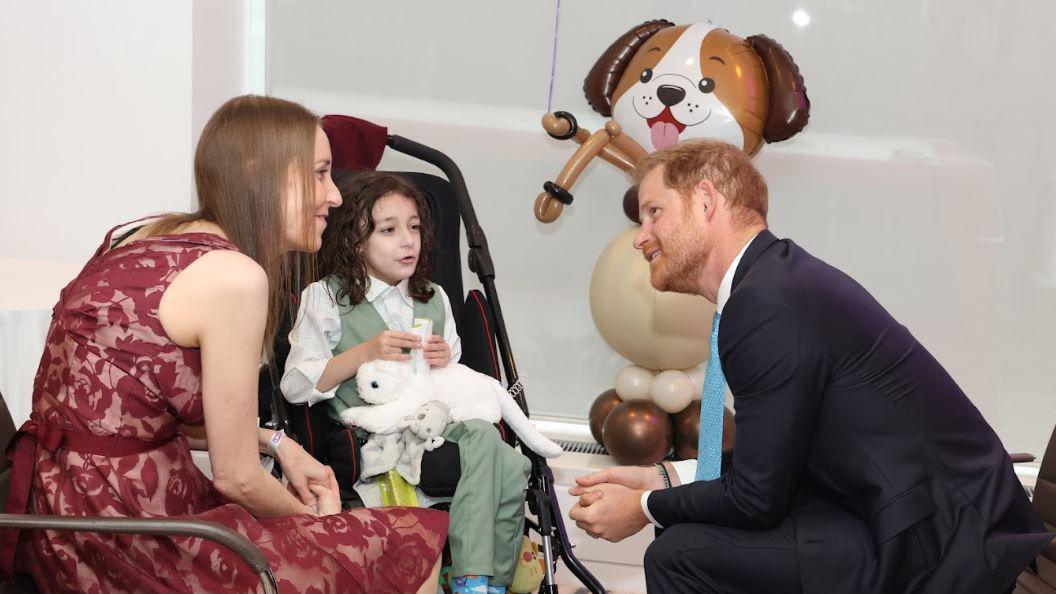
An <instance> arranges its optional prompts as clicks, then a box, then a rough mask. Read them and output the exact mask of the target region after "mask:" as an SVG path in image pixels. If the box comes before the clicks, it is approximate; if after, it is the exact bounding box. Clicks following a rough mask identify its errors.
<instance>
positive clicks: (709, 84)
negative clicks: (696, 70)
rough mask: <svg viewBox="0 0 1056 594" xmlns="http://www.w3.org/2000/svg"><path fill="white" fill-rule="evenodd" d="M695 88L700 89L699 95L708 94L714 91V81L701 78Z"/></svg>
mask: <svg viewBox="0 0 1056 594" xmlns="http://www.w3.org/2000/svg"><path fill="white" fill-rule="evenodd" d="M697 88H699V89H700V92H701V93H710V92H712V91H714V90H715V81H713V80H712V79H710V78H702V79H700V84H699V85H697Z"/></svg>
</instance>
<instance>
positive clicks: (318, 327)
mask: <svg viewBox="0 0 1056 594" xmlns="http://www.w3.org/2000/svg"><path fill="white" fill-rule="evenodd" d="M369 278H370V285H369V286H368V287H367V294H366V296H365V299H366V301H367V302H368V303H370V304H371V305H372V306H374V309H375V310H376V311H377V312H378V315H380V316H381V319H382V320H384V321H385V325H386V326H388V327H389V329H390V330H401V331H404V332H406V331H408V330H409V329H410V328H411V325H412V323H413V321H414V299H413V298H412V297H411V294H410V292H409V291H410V289H409V283H408V281H407V280H406V279H405V280H403V281H401V282H400V283H399V284H398V285H395V286H393V285H389V284H388V283H386V282H384V281H381V280H378V279H376V278H374V277H373V276H371V277H369ZM439 291H440V296H441V298H443V300H444V340H445V341H447V344H448V346H449V347H451V362H452V363H457V362H458V360H459V359H460V358H461V357H462V341H461V340H459V338H458V332H457V331H456V329H455V318H454V316H453V315H452V313H451V302H450V301H449V300H448V297H447V294H446V293H444V290H443V289H439ZM340 341H341V316H340V314H339V312H338V308H337V300H336V299H335V298H334V295H333V293H331V292H330V286H329V285H328V284H327V282H326V280H321V281H317V282H314V283H312V284H310V285H308V286H307V287H306V288H305V289H304V291H302V292H301V304H300V307H299V308H298V310H297V321H296V322H294V324H293V329H291V330H290V355H289V357H287V358H286V370H285V372H284V373H283V374H282V381H281V382H279V388H280V389H281V390H282V394H283V396H285V398H286V400H287V402H290V403H292V404H304V403H307V404H308V405H309V406H310V405H314V404H315V403H316V402H319V401H321V400H329V399H330V398H333V397H334V395H335V394H336V393H337V388H338V386H334V387H333V388H331V389H329V390H327V391H326V392H320V391H319V390H318V389H316V386H317V385H318V383H319V378H321V377H322V376H323V371H324V370H325V369H326V365H327V363H329V362H330V359H332V358H333V356H334V348H336V347H337V343H339V342H340ZM339 385H340V384H339Z"/></svg>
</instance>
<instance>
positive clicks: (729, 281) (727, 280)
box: [642, 235, 758, 528]
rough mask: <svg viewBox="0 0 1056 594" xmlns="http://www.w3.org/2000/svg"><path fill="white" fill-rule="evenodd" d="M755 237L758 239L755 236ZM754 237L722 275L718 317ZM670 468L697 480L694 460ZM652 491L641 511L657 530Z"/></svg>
mask: <svg viewBox="0 0 1056 594" xmlns="http://www.w3.org/2000/svg"><path fill="white" fill-rule="evenodd" d="M755 237H758V235H756V236H755ZM755 237H753V238H752V239H749V240H748V243H746V244H744V246H743V247H741V251H739V252H737V257H736V258H734V259H733V262H730V267H729V268H727V269H726V274H724V275H722V281H721V282H719V292H718V294H717V295H716V296H715V311H716V312H718V314H719V315H722V308H724V307H726V302H727V301H729V300H730V293H731V292H733V277H734V275H735V274H736V273H737V266H738V265H740V263H741V258H743V257H744V252H746V251H748V246H750V245H752V241H755ZM671 466H672V467H674V469H675V473H676V474H678V480H679V482H681V483H682V484H683V485H688V484H689V483H692V482H693V481H695V480H696V478H697V461H696V460H679V461H678V462H672V463H671ZM650 493H652V491H646V492H645V493H642V511H643V512H645V517H647V518H649V521H650V522H652V523H653V524H655V525H656V526H657V527H658V528H663V526H661V525H660V524H659V523H658V522H657V521H656V520H655V519H654V518H653V515H652V514H651V513H649V494H650Z"/></svg>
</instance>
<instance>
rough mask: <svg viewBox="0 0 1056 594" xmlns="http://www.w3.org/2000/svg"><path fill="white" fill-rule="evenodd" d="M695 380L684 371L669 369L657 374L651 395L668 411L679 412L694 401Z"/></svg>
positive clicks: (653, 399)
mask: <svg viewBox="0 0 1056 594" xmlns="http://www.w3.org/2000/svg"><path fill="white" fill-rule="evenodd" d="M693 392H694V390H693V382H692V381H691V380H690V379H689V376H688V375H686V373H685V372H684V371H681V370H679V369H668V370H665V371H661V372H660V373H658V374H656V377H654V378H653V385H652V387H651V389H650V390H649V397H650V398H651V399H652V401H653V402H655V403H656V405H657V406H659V407H660V408H662V409H664V412H667V413H671V414H674V413H678V412H682V411H683V410H685V408H686V407H687V406H689V403H690V402H693Z"/></svg>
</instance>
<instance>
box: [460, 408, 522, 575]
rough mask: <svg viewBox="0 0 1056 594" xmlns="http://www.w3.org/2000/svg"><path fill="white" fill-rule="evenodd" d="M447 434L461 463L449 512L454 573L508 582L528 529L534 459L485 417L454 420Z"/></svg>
mask: <svg viewBox="0 0 1056 594" xmlns="http://www.w3.org/2000/svg"><path fill="white" fill-rule="evenodd" d="M443 436H444V438H445V439H448V440H450V441H453V442H455V443H456V444H458V452H459V459H460V465H461V468H462V476H461V478H460V479H459V480H458V485H457V486H456V487H455V497H454V499H452V500H451V511H450V513H449V518H450V527H449V529H448V542H449V543H450V544H451V564H452V567H451V575H453V576H463V575H486V576H491V583H493V584H496V585H509V584H510V582H512V581H513V571H514V569H515V568H516V567H517V555H518V553H520V550H521V536H522V535H523V534H524V490H525V488H526V487H527V485H528V474H529V472H530V471H531V463H530V462H529V461H528V459H527V458H525V457H524V456H522V455H521V453H520V452H518V451H517V450H515V449H513V448H511V447H510V446H509V445H507V444H505V443H504V442H503V441H502V437H501V436H500V435H499V431H498V429H496V428H495V426H494V425H492V424H491V423H488V422H487V421H481V420H477V419H470V420H467V421H463V422H460V423H451V424H450V425H448V426H447V428H446V429H445V430H444V433H443Z"/></svg>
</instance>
